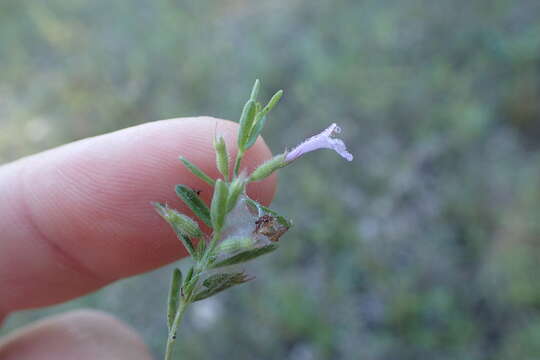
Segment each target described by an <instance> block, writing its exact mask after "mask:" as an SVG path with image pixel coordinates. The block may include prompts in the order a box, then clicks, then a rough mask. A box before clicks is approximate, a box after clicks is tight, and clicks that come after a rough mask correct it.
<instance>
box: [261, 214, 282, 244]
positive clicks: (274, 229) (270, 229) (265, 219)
mask: <svg viewBox="0 0 540 360" xmlns="http://www.w3.org/2000/svg"><path fill="white" fill-rule="evenodd" d="M287 230H289V227H287V226H284V225H282V224H280V223H279V221H277V219H276V218H275V217H273V216H271V215H268V214H266V215H263V216H261V217H259V218H258V219H257V220H256V221H255V231H254V233H256V234H261V235H264V236H266V237H267V238H268V239H270V241H274V242H276V241H279V238H280V237H281V236H282V235H283V234H285V232H286V231H287Z"/></svg>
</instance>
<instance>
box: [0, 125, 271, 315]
mask: <svg viewBox="0 0 540 360" xmlns="http://www.w3.org/2000/svg"><path fill="white" fill-rule="evenodd" d="M216 131H217V132H219V133H222V134H223V135H224V137H225V140H226V142H227V144H228V146H229V149H231V150H232V151H231V152H232V153H234V152H235V146H234V145H235V143H236V141H235V136H236V131H237V125H236V124H235V123H232V122H229V121H224V120H218V119H213V118H207V117H206V118H189V119H176V120H166V121H159V122H154V123H149V124H145V125H141V126H137V127H133V128H129V129H125V130H122V131H118V132H115V133H111V134H107V135H103V136H99V137H95V138H91V139H86V140H83V141H79V142H76V143H73V144H69V145H66V146H63V147H60V148H57V149H54V150H51V151H47V152H45V153H41V154H39V155H36V156H33V157H29V158H26V159H22V160H20V161H18V162H15V163H12V164H9V165H6V166H4V167H0V214H2V216H1V217H0V234H1V235H0V236H1V239H2V240H1V241H0V289H2V296H1V297H0V314H1V313H2V312H3V313H7V312H9V311H12V310H16V309H24V308H29V307H37V306H44V305H49V304H53V303H57V302H61V301H65V300H67V299H70V298H73V297H76V296H80V295H82V294H84V293H87V292H89V291H92V290H95V289H97V288H99V287H101V286H103V285H105V284H108V283H110V282H111V281H114V280H116V279H119V278H121V277H126V276H130V275H133V274H137V273H140V272H143V271H147V270H150V269H153V268H156V267H158V266H160V265H163V264H165V263H168V262H171V261H173V260H175V259H178V258H179V257H180V256H182V255H185V252H184V250H183V248H182V246H181V244H180V242H179V241H178V240H177V239H176V237H175V236H174V234H173V232H172V231H171V230H170V228H169V227H168V226H167V225H166V223H165V222H164V221H163V220H162V219H161V218H160V217H159V215H157V213H156V212H155V211H154V209H153V208H152V206H151V205H150V202H151V201H160V202H167V203H168V204H170V205H171V206H173V207H175V208H178V209H180V210H181V211H184V212H187V209H186V208H185V206H183V204H182V203H181V201H179V200H178V199H177V197H176V196H175V194H174V185H175V184H178V183H183V184H187V185H188V186H191V187H193V188H196V189H201V190H202V193H201V196H202V197H203V198H204V199H206V201H207V202H208V200H209V199H210V197H211V195H212V194H211V188H210V187H209V186H208V185H207V184H206V183H203V182H201V181H200V180H198V179H197V178H196V177H195V176H193V175H192V174H191V173H190V172H189V171H188V170H186V169H185V167H184V166H182V164H181V162H180V161H179V160H178V156H179V155H184V156H185V157H186V158H188V159H189V160H191V161H192V162H193V163H195V164H197V165H198V166H200V167H201V168H202V169H203V170H204V171H206V172H207V173H208V174H209V175H210V176H213V177H216V176H217V170H216V165H215V155H214V151H213V148H212V138H213V136H214V134H215V132H216ZM270 156H271V154H270V151H269V150H268V148H267V147H266V145H265V144H264V142H263V141H262V140H261V139H259V141H258V142H257V143H256V145H255V146H254V147H253V148H252V149H251V150H250V151H249V152H248V154H246V158H245V162H244V164H245V165H246V166H247V167H248V168H250V169H253V168H254V167H255V166H256V165H257V164H259V163H260V162H262V161H264V160H265V159H267V158H268V157H270ZM274 187H275V179H270V180H269V181H263V182H260V183H255V184H253V186H252V187H250V188H249V189H248V192H249V194H250V195H251V196H252V197H254V198H256V199H259V200H260V201H262V202H265V203H268V202H269V201H270V199H271V198H272V196H273V193H274Z"/></svg>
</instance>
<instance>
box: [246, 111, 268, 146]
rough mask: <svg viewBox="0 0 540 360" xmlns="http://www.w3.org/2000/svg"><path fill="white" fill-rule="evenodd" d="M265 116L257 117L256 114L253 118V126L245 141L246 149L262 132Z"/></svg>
mask: <svg viewBox="0 0 540 360" xmlns="http://www.w3.org/2000/svg"><path fill="white" fill-rule="evenodd" d="M266 119H267V117H266V116H262V117H259V116H257V117H256V118H255V124H254V125H253V128H252V129H251V133H250V134H249V138H248V141H247V143H246V149H249V148H250V147H252V146H253V144H255V142H256V141H257V138H258V137H259V135H260V134H261V132H262V129H263V128H264V124H266Z"/></svg>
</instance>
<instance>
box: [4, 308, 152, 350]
mask: <svg viewBox="0 0 540 360" xmlns="http://www.w3.org/2000/svg"><path fill="white" fill-rule="evenodd" d="M0 359H2V360H15V359H16V360H38V359H39V360H71V359H77V360H95V359H102V360H108V359H111V360H113V359H114V360H123V359H126V360H128V359H129V360H151V359H152V357H151V356H150V353H149V352H148V349H147V347H146V345H144V343H143V342H142V340H141V338H140V337H139V335H138V334H136V333H135V332H134V331H133V330H132V329H131V328H129V327H128V326H127V325H125V324H123V323H122V322H120V321H119V320H117V319H115V318H114V317H112V316H110V315H108V314H105V313H102V312H98V311H93V310H79V311H73V312H70V313H66V314H62V315H57V316H53V317H50V318H47V319H45V320H42V321H39V322H37V323H35V324H32V325H30V326H28V327H26V328H23V329H21V330H18V331H16V332H15V333H13V334H12V335H9V336H7V337H6V338H5V339H3V340H1V341H0Z"/></svg>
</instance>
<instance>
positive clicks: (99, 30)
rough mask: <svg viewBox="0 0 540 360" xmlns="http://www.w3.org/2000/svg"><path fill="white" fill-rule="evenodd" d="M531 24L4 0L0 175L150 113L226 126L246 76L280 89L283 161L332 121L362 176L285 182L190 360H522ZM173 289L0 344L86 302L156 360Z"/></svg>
mask: <svg viewBox="0 0 540 360" xmlns="http://www.w3.org/2000/svg"><path fill="white" fill-rule="evenodd" d="M539 14H540V2H538V1H536V0H517V1H516V0H498V1H492V0H475V1H470V0H456V1H427V0H405V1H391V0H385V1H381V0H364V1H356V0H334V1H313V0H294V1H284V0H278V1H268V2H254V1H246V0H234V1H233V0H227V1H219V2H217V1H216V2H209V1H172V0H155V1H143V0H138V1H114V2H113V1H103V0H93V1H83V0H76V1H74V0H50V1H43V2H41V1H39V2H38V1H35V2H23V1H16V0H8V1H3V2H2V3H1V4H0V44H1V50H0V119H1V120H0V161H9V160H12V159H15V158H17V157H19V156H22V155H25V154H30V153H33V152H35V151H39V150H42V149H45V148H48V147H51V146H54V145H59V144H62V143H64V142H68V141H71V140H75V139H78V138H82V137H86V136H91V135H95V134H99V133H104V132H108V131H111V130H115V129H119V128H122V127H126V126H130V125H135V124H138V123H142V122H145V121H149V120H155V119H160V118H168V117H176V116H186V115H200V114H209V115H215V116H220V117H225V118H231V119H237V118H238V116H239V113H240V110H241V106H242V104H243V101H244V99H245V95H246V92H247V91H249V89H250V86H251V84H252V82H253V80H254V78H256V77H260V78H261V79H262V80H263V81H264V84H265V90H267V91H268V93H267V94H264V95H265V96H268V95H270V94H272V93H273V92H274V91H275V90H277V89H279V88H283V89H285V97H284V98H283V100H282V103H281V104H280V106H279V107H278V108H277V109H276V110H275V112H274V114H273V116H272V118H271V119H270V121H269V122H268V127H267V130H266V133H265V134H266V138H267V140H268V143H269V144H272V146H273V147H274V149H275V150H276V151H281V150H283V148H285V147H286V146H292V145H295V143H296V142H297V141H298V140H299V139H302V138H305V137H306V136H307V135H311V134H312V133H313V132H315V131H316V130H321V129H323V128H324V127H326V125H327V124H328V123H330V122H338V123H339V124H340V125H341V126H342V127H343V128H344V130H345V133H344V136H343V137H344V138H345V139H346V140H347V142H348V145H349V147H350V148H351V150H352V152H353V153H354V154H355V160H354V162H353V163H352V165H350V164H347V163H344V162H343V161H341V159H338V158H337V157H336V156H335V155H334V154H317V156H313V157H311V156H306V158H305V159H303V160H302V161H301V162H299V163H298V165H295V166H296V169H295V170H294V171H291V172H289V171H288V170H287V169H285V170H284V171H283V172H282V173H281V177H282V183H281V187H280V192H279V196H278V198H277V199H276V202H275V204H274V207H275V208H277V209H280V210H281V211H282V212H283V213H285V214H287V215H289V216H291V217H293V218H294V219H295V223H296V227H294V228H293V229H292V230H291V231H290V232H289V234H287V236H286V237H285V238H284V239H283V244H282V246H281V247H280V251H278V252H276V253H275V255H273V256H269V257H268V258H267V259H264V260H263V261H261V262H259V263H258V264H256V265H255V271H256V272H258V274H259V276H258V278H259V280H258V281H255V282H254V283H253V284H251V285H245V286H244V287H243V288H238V289H236V290H235V291H231V292H230V293H229V294H224V295H222V296H220V297H217V298H216V299H211V300H207V301H204V302H201V303H200V304H197V305H198V306H194V309H193V310H194V312H193V313H192V314H191V315H190V316H188V321H187V325H188V327H189V328H188V329H184V331H186V333H189V334H190V336H185V337H183V338H182V340H181V341H180V342H181V344H179V346H178V348H179V349H182V351H179V353H183V355H184V357H183V358H185V359H301V360H303V359H305V360H309V359H501V360H502V359H533V358H536V357H537V356H538V354H540V282H539V281H538V276H537V273H538V269H539V268H540V141H539V140H538V139H539V135H540V36H538V35H539V34H540V17H539ZM313 104H315V105H313ZM179 166H180V164H179ZM172 191H173V189H171V192H172ZM288 199H295V201H294V202H292V201H289V200H288ZM164 226H165V225H164ZM169 273H170V269H165V270H162V271H156V272H154V273H151V274H149V275H144V276H141V277H137V278H133V279H129V280H126V281H123V282H120V283H118V284H115V285H112V286H110V287H108V288H106V289H104V290H102V291H100V292H98V293H96V294H93V295H90V296H88V297H86V298H84V299H82V300H77V301H74V302H71V303H69V304H66V305H63V306H58V307H55V308H51V309H47V310H42V311H34V312H25V313H22V314H18V315H14V316H13V317H11V319H10V321H8V323H7V325H6V327H5V329H4V332H5V331H6V330H7V329H10V328H14V327H17V326H20V325H22V324H24V323H26V322H28V321H30V320H32V319H35V318H37V317H39V316H42V315H43V314H45V313H51V312H57V311H63V310H65V309H67V308H73V307H78V306H94V307H97V308H100V309H104V310H108V311H112V312H115V313H116V314H117V315H118V316H120V317H121V318H123V319H124V320H126V321H127V322H129V323H131V324H132V325H133V326H135V327H136V328H137V329H138V330H139V331H141V332H142V333H143V334H144V336H145V338H146V340H147V341H148V343H149V344H150V345H151V346H152V347H153V349H154V350H155V352H156V354H159V353H160V352H161V351H162V349H161V347H162V345H163V344H162V343H161V341H162V339H164V338H165V333H166V323H165V319H164V318H163V311H152V310H151V309H155V308H156V307H160V306H161V308H163V307H164V306H165V298H166V293H167V290H166V287H167V283H168V274H169ZM143 289H144V291H143ZM126 303H127V304H129V306H126V305H125V304H126ZM202 335H209V336H208V337H205V343H204V344H203V343H202V340H201V339H202Z"/></svg>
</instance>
